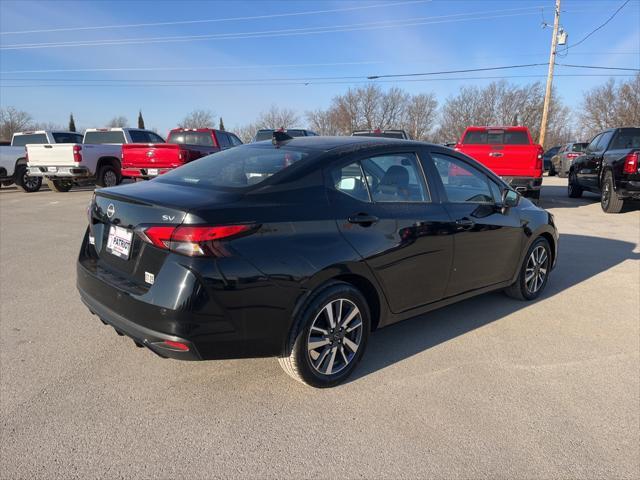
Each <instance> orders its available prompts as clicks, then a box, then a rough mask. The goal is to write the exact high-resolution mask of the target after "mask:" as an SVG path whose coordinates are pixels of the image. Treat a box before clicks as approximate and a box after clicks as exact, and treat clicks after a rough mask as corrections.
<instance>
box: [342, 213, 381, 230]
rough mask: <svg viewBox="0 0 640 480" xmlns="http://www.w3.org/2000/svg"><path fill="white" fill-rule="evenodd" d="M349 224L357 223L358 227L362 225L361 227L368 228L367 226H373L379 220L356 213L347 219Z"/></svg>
mask: <svg viewBox="0 0 640 480" xmlns="http://www.w3.org/2000/svg"><path fill="white" fill-rule="evenodd" d="M348 220H349V223H357V224H358V225H362V226H363V227H368V226H369V225H373V224H374V223H376V222H377V221H378V220H379V219H378V217H375V216H373V215H368V214H366V213H358V214H356V215H351V216H350V217H349V218H348Z"/></svg>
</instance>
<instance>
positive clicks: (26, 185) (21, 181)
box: [14, 165, 42, 193]
mask: <svg viewBox="0 0 640 480" xmlns="http://www.w3.org/2000/svg"><path fill="white" fill-rule="evenodd" d="M14 178H15V182H16V185H17V186H18V187H19V188H21V189H22V191H24V192H27V193H33V192H37V191H38V190H40V187H41V186H42V177H30V176H29V175H28V174H27V166H26V165H18V166H17V167H16V171H15V173H14Z"/></svg>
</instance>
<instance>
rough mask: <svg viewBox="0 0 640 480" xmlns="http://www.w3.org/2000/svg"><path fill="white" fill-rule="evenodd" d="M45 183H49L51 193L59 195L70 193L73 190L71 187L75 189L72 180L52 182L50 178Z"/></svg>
mask: <svg viewBox="0 0 640 480" xmlns="http://www.w3.org/2000/svg"><path fill="white" fill-rule="evenodd" d="M45 181H46V182H47V186H48V187H49V188H50V189H51V191H53V192H57V193H64V192H68V191H69V190H71V187H73V182H72V181H71V180H52V179H50V178H47V179H46V180H45Z"/></svg>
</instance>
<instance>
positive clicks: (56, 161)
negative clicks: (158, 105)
mask: <svg viewBox="0 0 640 480" xmlns="http://www.w3.org/2000/svg"><path fill="white" fill-rule="evenodd" d="M163 142H164V140H163V139H162V137H160V136H159V135H157V134H156V133H154V132H151V131H148V130H142V129H139V128H89V129H87V130H86V131H85V134H84V138H83V140H82V143H76V144H72V145H28V146H27V156H28V168H29V175H31V176H34V177H43V178H44V179H45V181H46V182H47V185H48V186H49V188H50V189H51V190H53V191H54V192H68V191H69V190H70V189H71V187H73V185H74V184H76V183H83V182H86V181H92V180H95V182H96V184H97V185H98V186H100V187H112V186H114V185H118V184H119V183H120V181H121V180H122V175H121V161H122V144H123V143H163Z"/></svg>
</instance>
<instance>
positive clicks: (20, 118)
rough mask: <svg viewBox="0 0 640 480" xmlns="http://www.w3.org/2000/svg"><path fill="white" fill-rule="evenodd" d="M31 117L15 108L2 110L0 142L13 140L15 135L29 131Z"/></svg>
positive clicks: (0, 114) (0, 115) (0, 110)
mask: <svg viewBox="0 0 640 480" xmlns="http://www.w3.org/2000/svg"><path fill="white" fill-rule="evenodd" d="M31 123H32V118H31V115H29V114H28V113H27V112H24V111H22V110H18V109H17V108H15V107H7V108H0V140H11V137H12V136H13V134H14V133H17V132H21V131H23V130H27V129H28V128H29V126H30V125H31Z"/></svg>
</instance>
